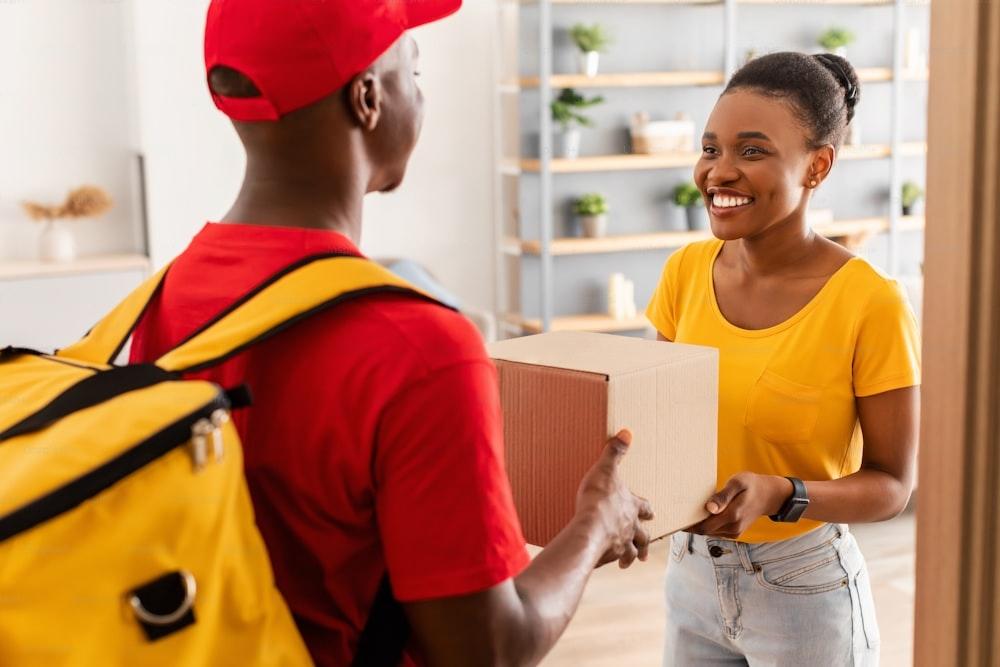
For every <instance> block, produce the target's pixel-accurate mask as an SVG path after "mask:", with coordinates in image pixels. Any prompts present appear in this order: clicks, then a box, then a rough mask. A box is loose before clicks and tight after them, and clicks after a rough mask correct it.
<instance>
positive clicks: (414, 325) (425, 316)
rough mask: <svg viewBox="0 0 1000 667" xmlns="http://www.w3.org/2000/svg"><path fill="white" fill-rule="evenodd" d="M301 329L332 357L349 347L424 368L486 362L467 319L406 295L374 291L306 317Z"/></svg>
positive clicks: (374, 355)
mask: <svg viewBox="0 0 1000 667" xmlns="http://www.w3.org/2000/svg"><path fill="white" fill-rule="evenodd" d="M302 333H304V334H306V335H307V336H308V337H309V338H310V339H311V340H313V341H314V342H315V343H316V345H317V347H321V349H328V350H330V351H331V352H332V353H333V354H335V355H336V354H337V351H338V350H340V351H348V352H352V353H354V354H364V355H367V356H370V357H377V358H379V359H382V360H384V361H388V362H390V363H397V364H408V365H412V366H414V367H419V368H420V369H422V370H423V371H433V370H436V369H440V368H444V367H448V366H452V365H455V364H460V363H473V362H480V361H487V360H488V357H487V355H486V349H485V346H484V345H483V340H482V337H481V335H480V334H479V331H478V330H477V329H476V328H475V326H473V324H472V322H470V321H469V320H468V318H466V317H465V316H464V315H462V314H461V313H459V312H457V311H454V310H452V309H450V308H447V307H445V306H442V305H440V304H437V303H433V302H430V301H426V300H423V299H419V298H416V297H413V296H409V295H400V294H373V295H367V296H364V297H361V298H358V299H354V300H351V301H348V302H346V303H343V304H340V305H337V306H334V307H333V308H332V309H330V310H328V311H325V312H323V313H320V314H318V315H315V316H313V317H312V318H310V319H309V321H308V322H307V323H306V324H305V327H304V331H303V332H302ZM342 346H343V347H342ZM414 370H416V368H414Z"/></svg>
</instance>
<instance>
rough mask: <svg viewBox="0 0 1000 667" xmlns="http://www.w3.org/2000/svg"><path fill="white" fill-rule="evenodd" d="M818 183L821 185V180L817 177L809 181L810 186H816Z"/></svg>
mask: <svg viewBox="0 0 1000 667" xmlns="http://www.w3.org/2000/svg"><path fill="white" fill-rule="evenodd" d="M817 185H819V182H818V181H817V180H816V179H815V178H814V179H813V180H811V181H809V187H811V188H814V187H816V186H817Z"/></svg>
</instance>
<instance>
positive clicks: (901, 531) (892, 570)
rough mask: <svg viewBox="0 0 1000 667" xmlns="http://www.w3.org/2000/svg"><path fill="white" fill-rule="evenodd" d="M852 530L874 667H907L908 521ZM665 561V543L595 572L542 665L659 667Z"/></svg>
mask: <svg viewBox="0 0 1000 667" xmlns="http://www.w3.org/2000/svg"><path fill="white" fill-rule="evenodd" d="M852 530H853V531H854V534H855V535H856V536H857V538H858V542H859V543H860V544H861V549H862V551H864V553H865V556H866V557H867V559H868V567H869V571H870V573H871V580H872V585H873V588H874V591H875V604H876V606H877V608H878V619H879V625H880V629H881V633H882V667H908V666H909V665H912V664H913V646H912V638H911V634H912V632H913V599H914V544H915V541H914V540H915V532H914V530H915V521H914V515H913V514H912V513H907V514H904V515H903V516H902V517H900V518H899V519H896V520H895V521H891V522H888V523H883V524H871V525H865V526H856V527H852ZM666 562H667V545H666V544H665V543H662V542H661V543H660V544H659V545H658V546H657V548H656V549H655V550H654V551H653V553H652V554H651V555H650V558H649V561H648V562H646V563H637V564H636V565H635V566H633V567H632V569H629V570H626V571H622V570H619V569H618V568H617V567H613V566H612V567H606V568H603V569H601V570H599V571H598V572H597V573H595V575H594V577H593V578H592V579H591V583H590V586H589V587H588V589H587V592H586V595H585V596H584V599H583V603H582V605H581V606H580V610H579V613H577V615H576V618H574V619H573V623H572V624H571V625H570V627H569V628H568V629H567V630H566V634H565V635H564V636H563V638H562V640H561V641H560V642H559V645H558V646H557V647H556V649H555V651H553V653H552V654H551V655H550V656H549V657H548V658H547V659H546V660H545V661H544V662H543V663H542V664H543V665H545V667H579V666H581V665H586V666H590V665H593V666H595V667H603V666H606V667H612V666H614V667H620V666H622V665H629V666H631V665H659V664H660V660H661V643H662V641H663V573H664V570H665V568H666ZM695 667H696V666H695Z"/></svg>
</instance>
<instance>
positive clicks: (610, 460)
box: [600, 429, 632, 472]
mask: <svg viewBox="0 0 1000 667" xmlns="http://www.w3.org/2000/svg"><path fill="white" fill-rule="evenodd" d="M631 444H632V431H629V430H628V429H622V430H621V431H619V432H618V435H616V436H615V437H613V438H611V439H610V440H608V444H607V446H605V448H604V453H603V454H602V455H601V461H600V465H601V466H602V467H603V468H605V469H606V470H607V471H608V472H612V471H614V470H615V469H616V468H617V467H618V464H619V462H621V460H622V457H623V456H625V452H627V451H628V448H629V445H631Z"/></svg>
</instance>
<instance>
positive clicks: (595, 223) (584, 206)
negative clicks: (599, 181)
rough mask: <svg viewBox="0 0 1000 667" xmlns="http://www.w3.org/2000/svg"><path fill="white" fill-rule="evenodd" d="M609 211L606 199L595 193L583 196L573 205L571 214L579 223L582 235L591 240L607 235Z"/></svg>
mask: <svg viewBox="0 0 1000 667" xmlns="http://www.w3.org/2000/svg"><path fill="white" fill-rule="evenodd" d="M609 210H610V209H609V208H608V201H607V199H605V198H604V196H603V195H600V194H597V193H596V192H592V193H590V194H586V195H583V196H582V197H580V198H579V199H577V200H576V202H575V203H574V204H573V212H574V213H575V214H576V217H577V219H578V220H579V221H580V228H581V229H582V230H583V235H584V236H586V237H587V238H591V239H596V238H600V237H602V236H604V235H606V234H607V233H608V211H609Z"/></svg>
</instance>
